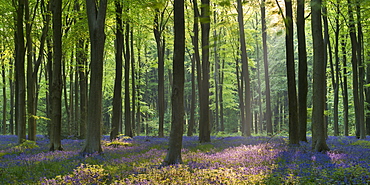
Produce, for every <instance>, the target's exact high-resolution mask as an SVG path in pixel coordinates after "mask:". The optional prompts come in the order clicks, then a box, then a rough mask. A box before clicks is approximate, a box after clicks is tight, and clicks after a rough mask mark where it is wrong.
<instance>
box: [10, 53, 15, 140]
mask: <svg viewBox="0 0 370 185" xmlns="http://www.w3.org/2000/svg"><path fill="white" fill-rule="evenodd" d="M9 65H12V60H11V59H10V63H9ZM13 75H14V73H13V69H9V88H10V107H9V108H10V110H9V114H10V115H9V116H10V118H9V133H10V134H11V135H14V130H15V128H14V127H15V126H14V96H15V92H14V90H15V89H14V80H13V78H14V77H13Z"/></svg>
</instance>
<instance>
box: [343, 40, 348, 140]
mask: <svg viewBox="0 0 370 185" xmlns="http://www.w3.org/2000/svg"><path fill="white" fill-rule="evenodd" d="M346 40H347V38H346V37H344V35H343V36H342V41H341V50H342V61H343V81H342V83H341V84H342V85H341V88H342V94H343V112H344V115H343V124H344V135H345V136H348V135H349V122H348V121H349V110H348V102H349V100H348V85H347V83H348V82H347V49H346V48H347V44H346Z"/></svg>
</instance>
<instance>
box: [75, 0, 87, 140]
mask: <svg viewBox="0 0 370 185" xmlns="http://www.w3.org/2000/svg"><path fill="white" fill-rule="evenodd" d="M75 10H76V11H77V12H80V4H79V2H77V1H76V2H75ZM80 21H81V19H80ZM87 52H88V43H87V41H86V40H85V39H83V38H80V39H78V40H77V44H76V62H77V71H78V76H79V80H78V82H79V88H80V94H79V98H80V99H79V102H80V110H79V113H80V114H79V118H78V119H77V120H78V122H79V125H78V126H79V129H78V131H79V133H78V135H79V138H80V139H84V138H85V136H86V122H87V70H88V67H87V66H88V65H87Z"/></svg>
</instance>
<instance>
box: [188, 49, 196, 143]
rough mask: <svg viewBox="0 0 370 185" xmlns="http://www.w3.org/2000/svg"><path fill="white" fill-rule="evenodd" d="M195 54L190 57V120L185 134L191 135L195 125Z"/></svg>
mask: <svg viewBox="0 0 370 185" xmlns="http://www.w3.org/2000/svg"><path fill="white" fill-rule="evenodd" d="M195 96H196V94H195V54H193V57H192V59H191V100H190V120H189V124H188V132H187V136H193V131H194V126H195Z"/></svg>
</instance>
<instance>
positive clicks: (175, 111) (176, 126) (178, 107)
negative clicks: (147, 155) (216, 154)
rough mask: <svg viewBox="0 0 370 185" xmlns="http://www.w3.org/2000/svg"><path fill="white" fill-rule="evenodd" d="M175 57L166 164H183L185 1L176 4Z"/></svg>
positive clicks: (181, 0) (177, 0) (178, 0)
mask: <svg viewBox="0 0 370 185" xmlns="http://www.w3.org/2000/svg"><path fill="white" fill-rule="evenodd" d="M174 22H175V24H174V26H175V28H174V32H175V40H174V43H175V44H174V55H173V85H172V96H171V104H172V123H171V134H170V141H169V150H168V153H167V156H166V158H165V160H164V164H166V165H169V164H178V163H182V159H181V148H182V135H183V130H184V129H183V127H184V126H183V125H184V81H185V75H184V74H185V69H184V60H185V20H184V0H176V1H175V2H174Z"/></svg>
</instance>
